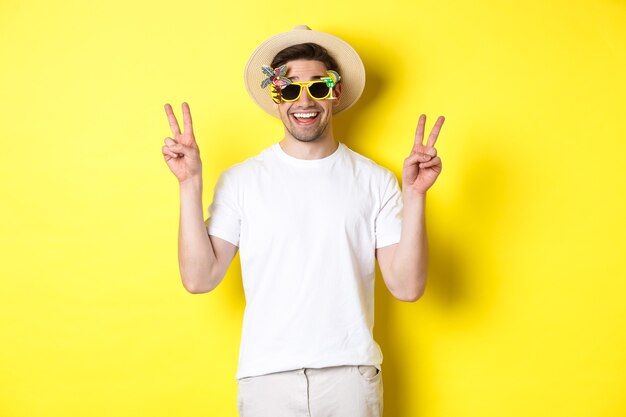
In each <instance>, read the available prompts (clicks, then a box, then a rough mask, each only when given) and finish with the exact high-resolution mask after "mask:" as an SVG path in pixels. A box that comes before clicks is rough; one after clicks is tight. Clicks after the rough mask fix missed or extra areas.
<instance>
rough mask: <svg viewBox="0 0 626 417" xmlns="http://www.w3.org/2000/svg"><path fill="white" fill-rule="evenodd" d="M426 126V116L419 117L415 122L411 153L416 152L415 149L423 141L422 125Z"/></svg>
mask: <svg viewBox="0 0 626 417" xmlns="http://www.w3.org/2000/svg"><path fill="white" fill-rule="evenodd" d="M425 124H426V115H425V114H422V115H420V118H419V120H418V121H417V129H416V130H415V143H414V144H413V152H417V147H418V146H419V145H421V144H422V142H423V141H424V125H425Z"/></svg>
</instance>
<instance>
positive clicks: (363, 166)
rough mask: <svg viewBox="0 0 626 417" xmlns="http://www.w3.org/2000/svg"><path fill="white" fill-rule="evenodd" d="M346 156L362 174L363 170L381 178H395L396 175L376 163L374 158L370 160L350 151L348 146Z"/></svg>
mask: <svg viewBox="0 0 626 417" xmlns="http://www.w3.org/2000/svg"><path fill="white" fill-rule="evenodd" d="M346 154H347V155H348V158H349V159H350V160H351V161H352V162H353V164H354V166H355V168H357V169H358V170H359V171H361V172H362V171H363V170H366V171H368V172H369V173H371V174H372V175H376V176H380V177H383V178H386V177H389V176H395V174H394V173H393V172H392V171H391V170H390V169H389V168H387V167H386V166H384V165H382V164H381V163H378V162H376V161H374V160H373V159H372V158H369V157H367V156H365V155H363V154H360V153H358V152H356V151H354V150H352V149H350V148H349V147H348V146H346Z"/></svg>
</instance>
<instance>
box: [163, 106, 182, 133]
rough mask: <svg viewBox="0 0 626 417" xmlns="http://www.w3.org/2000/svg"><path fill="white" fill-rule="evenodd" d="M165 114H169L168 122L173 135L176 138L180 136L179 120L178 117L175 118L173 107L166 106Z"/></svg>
mask: <svg viewBox="0 0 626 417" xmlns="http://www.w3.org/2000/svg"><path fill="white" fill-rule="evenodd" d="M165 114H167V120H168V121H169V122H170V130H171V131H172V135H174V137H176V135H180V127H178V120H176V116H174V111H173V110H172V106H170V105H169V103H166V104H165Z"/></svg>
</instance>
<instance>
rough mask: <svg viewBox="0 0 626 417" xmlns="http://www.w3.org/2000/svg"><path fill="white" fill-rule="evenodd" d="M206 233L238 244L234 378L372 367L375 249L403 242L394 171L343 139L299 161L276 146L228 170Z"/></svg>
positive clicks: (377, 356) (378, 357)
mask: <svg viewBox="0 0 626 417" xmlns="http://www.w3.org/2000/svg"><path fill="white" fill-rule="evenodd" d="M208 213H209V221H208V224H207V230H208V233H209V234H211V235H213V236H217V237H219V238H222V239H224V240H227V241H228V242H230V243H232V244H234V245H237V246H239V256H240V260H241V273H242V279H243V287H244V292H245V297H246V308H245V312H244V318H243V328H242V335H241V346H240V350H239V366H238V370H237V374H236V378H237V379H240V378H243V377H248V376H256V375H263V374H267V373H272V372H280V371H287V370H293V369H300V368H322V367H327V366H337V365H374V366H377V367H378V368H379V369H380V366H381V363H382V352H381V350H380V347H379V345H378V343H376V342H375V341H374V339H373V336H372V330H373V327H374V280H375V279H374V278H375V248H380V247H383V246H388V245H391V244H394V243H398V242H399V241H400V230H401V219H402V217H401V216H402V196H401V191H400V187H399V185H398V181H397V180H396V177H395V175H394V174H393V173H392V172H391V171H389V170H388V169H387V168H384V167H382V166H380V165H378V164H376V163H375V162H373V161H372V160H370V159H368V158H366V157H364V156H362V155H360V154H358V153H356V152H354V151H352V150H351V149H350V148H348V147H347V146H346V145H344V144H343V143H339V147H338V148H337V150H336V151H335V152H334V153H333V154H332V155H329V156H327V157H325V158H322V159H314V160H303V159H298V158H294V157H292V156H290V155H288V154H287V153H285V152H284V151H283V150H282V148H281V146H280V145H279V144H278V143H275V144H273V145H271V146H270V147H269V148H266V149H265V150H263V151H262V152H261V153H260V154H258V155H256V156H254V157H251V158H248V159H247V160H245V161H243V162H241V163H238V164H235V165H233V166H232V167H230V168H229V169H227V170H225V171H224V172H223V173H222V174H221V175H220V177H219V179H218V181H217V185H216V187H215V194H214V197H213V202H212V204H211V205H210V206H209V208H208Z"/></svg>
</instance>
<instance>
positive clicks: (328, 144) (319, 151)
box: [276, 60, 341, 159]
mask: <svg viewBox="0 0 626 417" xmlns="http://www.w3.org/2000/svg"><path fill="white" fill-rule="evenodd" d="M286 65H287V69H288V70H287V74H286V76H287V77H288V78H290V79H291V80H292V81H312V80H319V79H320V77H325V76H326V66H325V65H324V63H322V62H320V61H309V60H295V61H289V62H287V64H286ZM334 96H335V97H337V99H335V100H315V99H313V98H311V97H310V96H309V95H308V94H307V92H306V91H302V94H300V98H298V100H297V101H294V102H282V103H280V104H277V105H276V106H277V107H278V113H279V115H280V119H281V120H282V122H283V126H284V133H285V137H284V139H283V140H281V141H280V142H279V143H280V146H281V147H282V148H283V150H284V151H285V152H286V153H287V154H289V155H291V156H293V157H295V158H299V159H319V158H324V157H326V156H328V155H330V154H332V153H333V152H335V150H337V147H338V146H339V143H338V142H337V141H336V140H335V138H334V137H333V129H332V119H333V108H334V107H335V106H337V105H338V104H339V102H340V100H341V83H339V84H338V85H337V86H335V90H334ZM307 112H318V113H319V114H318V116H317V117H316V118H315V120H314V122H313V124H311V125H308V126H301V125H299V124H298V122H297V120H296V119H295V118H294V116H293V115H294V114H297V113H307Z"/></svg>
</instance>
